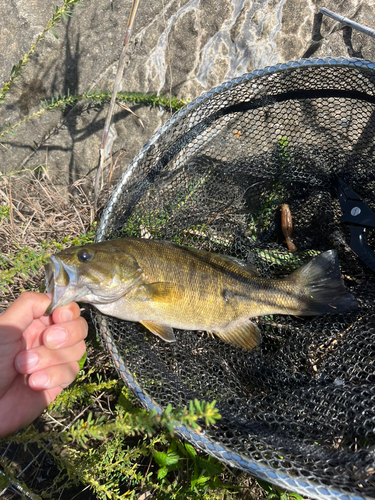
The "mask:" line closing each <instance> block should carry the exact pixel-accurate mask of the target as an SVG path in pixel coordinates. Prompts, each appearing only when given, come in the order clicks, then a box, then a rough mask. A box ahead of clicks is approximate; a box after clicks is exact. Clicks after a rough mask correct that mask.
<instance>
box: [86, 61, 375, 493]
mask: <svg viewBox="0 0 375 500" xmlns="http://www.w3.org/2000/svg"><path fill="white" fill-rule="evenodd" d="M374 68H375V64H373V63H370V62H365V61H358V60H344V59H324V60H302V61H299V62H292V63H288V64H284V65H279V66H275V67H273V68H267V69H265V70H262V71H256V72H254V73H252V74H250V75H244V76H243V77H241V78H238V79H236V80H233V81H231V82H229V83H226V84H224V85H222V86H221V87H219V88H217V89H215V90H213V91H211V92H209V93H207V94H205V95H203V96H201V97H200V98H199V99H197V100H196V101H194V102H193V103H191V104H189V105H188V106H187V108H185V109H184V110H182V111H181V112H180V113H178V114H177V115H176V116H175V117H173V118H172V119H171V120H170V121H169V122H168V123H167V124H166V125H165V126H164V127H163V129H162V130H161V131H160V132H159V133H157V134H156V135H155V136H154V137H153V138H152V139H151V141H150V142H149V143H148V144H147V145H146V146H145V147H144V148H143V149H142V151H141V152H140V153H139V155H138V156H137V157H136V158H135V159H134V161H133V162H132V164H131V165H130V166H129V168H128V169H127V171H126V172H125V173H124V175H123V178H122V181H121V182H120V183H119V185H118V187H117V189H116V191H115V193H114V195H113V196H112V199H111V201H110V203H109V205H108V206H107V208H106V210H105V212H104V214H103V217H102V220H101V224H100V228H99V236H98V240H105V239H112V238H117V237H123V236H142V237H145V238H154V239H163V240H169V241H173V242H176V243H179V244H182V245H188V246H192V247H195V248H198V249H205V250H209V251H212V252H218V253H221V254H226V255H232V256H234V257H237V258H239V259H243V260H246V261H249V262H252V263H254V264H255V265H256V266H257V268H258V270H259V272H260V274H261V275H262V276H265V277H277V276H282V275H285V274H288V273H290V272H291V271H292V270H294V269H295V268H296V267H298V266H299V265H301V264H302V263H304V262H306V261H307V260H309V259H310V258H311V257H312V256H314V255H316V254H317V253H320V252H321V251H324V250H327V249H330V248H336V249H337V251H338V254H339V260H340V265H341V270H342V274H343V277H344V281H345V284H346V286H347V288H348V289H349V290H350V292H351V293H352V294H353V295H354V296H355V297H356V298H357V300H358V303H359V310H358V312H356V313H350V314H344V315H327V316H321V317H311V318H297V317H291V316H276V315H275V316H272V317H263V318H260V321H259V326H260V329H261V332H262V337H263V341H262V344H261V348H260V349H259V350H258V351H256V352H254V351H246V350H244V349H242V348H240V347H236V346H235V345H231V344H228V343H225V342H223V341H221V340H220V339H218V338H216V337H215V338H212V337H211V336H209V335H208V334H207V333H206V332H186V331H176V337H177V342H176V343H174V344H167V343H165V342H163V341H162V340H160V339H159V338H157V337H155V336H154V335H152V334H151V333H150V332H148V331H147V330H146V329H145V328H144V327H143V326H142V325H140V324H134V323H129V322H124V321H120V320H116V319H114V318H110V317H106V316H103V315H100V314H99V313H97V312H94V316H95V321H96V325H97V328H98V331H99V332H100V334H101V336H102V338H103V341H104V343H105V344H106V346H107V348H108V349H109V351H110V353H111V355H112V357H113V359H114V361H115V364H116V366H117V368H118V370H119V373H120V374H121V376H122V377H123V379H124V380H125V382H126V383H127V384H128V385H129V386H130V387H131V388H132V389H133V390H134V391H135V393H136V394H137V396H138V397H139V399H140V400H141V401H142V402H143V404H144V405H145V406H147V407H149V408H152V407H155V408H157V409H158V411H159V410H162V409H163V408H165V407H166V405H167V404H168V403H172V405H173V406H175V407H177V406H183V405H186V404H188V402H189V401H190V400H192V399H194V398H197V399H199V400H206V401H211V400H214V399H215V400H216V401H217V407H218V409H219V412H220V413H221V415H222V419H221V420H220V421H218V423H217V425H216V426H213V427H209V428H207V429H205V430H204V432H202V433H201V434H199V435H198V434H197V433H194V432H193V431H191V430H189V429H186V428H184V427H179V428H178V432H179V434H180V435H182V436H183V437H185V438H187V439H188V440H190V441H191V442H192V443H193V444H195V445H196V446H198V447H200V448H201V449H203V450H205V451H207V452H209V453H210V454H212V455H215V456H216V457H218V458H219V459H220V460H223V461H225V462H227V463H229V464H230V465H233V466H236V467H239V468H241V469H243V470H246V471H248V472H249V473H251V474H252V475H255V476H257V477H259V478H263V479H266V480H268V481H270V482H273V483H276V484H278V485H279V486H282V487H286V488H289V489H291V490H294V491H297V492H300V493H303V494H306V495H309V496H311V497H314V498H331V497H332V496H335V497H336V498H341V499H346V498H352V499H353V498H362V497H363V496H365V497H371V498H375V476H374V472H375V463H374V460H375V455H374V450H375V448H374V445H375V432H374V431H375V408H374V404H375V387H374V382H375V366H374V359H375V308H374V299H375V275H374V273H373V272H372V271H371V270H369V269H368V268H367V267H366V266H365V264H363V263H362V262H361V261H360V260H358V259H357V257H356V256H355V254H354V253H353V252H352V251H351V250H350V248H349V247H348V243H349V240H350V238H349V233H348V229H347V228H346V227H345V226H344V225H343V224H342V223H340V216H341V214H342V211H341V208H340V205H339V202H338V198H337V194H336V191H335V189H334V186H333V172H336V173H337V174H338V175H339V176H340V178H342V179H343V180H344V181H345V182H346V183H347V184H348V185H350V187H351V188H352V189H354V190H355V191H356V192H357V193H358V194H360V195H361V196H362V197H363V200H364V201H365V202H367V203H368V205H369V206H370V208H372V209H373V210H375V200H374V188H375V168H374V167H375V149H374V148H375V140H374V134H375V86H374V85H375V71H374ZM283 203H287V204H289V206H290V209H291V213H292V216H293V223H294V233H293V239H294V243H295V244H296V246H297V248H298V250H297V252H296V253H294V254H292V253H290V252H289V251H288V250H287V248H286V245H285V241H284V238H283V236H282V233H281V227H280V225H281V224H280V206H281V204H283ZM368 243H369V244H370V246H371V247H374V241H373V237H372V236H371V233H370V234H369V235H368Z"/></svg>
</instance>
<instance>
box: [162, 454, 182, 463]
mask: <svg viewBox="0 0 375 500" xmlns="http://www.w3.org/2000/svg"><path fill="white" fill-rule="evenodd" d="M180 458H181V457H180V455H179V454H178V453H176V452H174V451H173V452H172V453H168V454H167V458H166V461H165V465H166V466H170V465H174V464H176V463H177V462H178V461H179V460H180Z"/></svg>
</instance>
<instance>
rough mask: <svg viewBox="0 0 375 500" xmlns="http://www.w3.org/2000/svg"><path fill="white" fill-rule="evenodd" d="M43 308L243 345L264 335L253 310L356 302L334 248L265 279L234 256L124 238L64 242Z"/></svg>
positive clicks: (331, 309) (308, 311) (341, 307)
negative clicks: (87, 311) (82, 309)
mask: <svg viewBox="0 0 375 500" xmlns="http://www.w3.org/2000/svg"><path fill="white" fill-rule="evenodd" d="M46 282H47V283H48V289H47V291H49V292H52V293H53V299H52V303H51V305H50V307H49V308H48V310H47V313H48V314H50V313H52V312H53V310H54V309H55V308H56V307H58V306H60V305H64V304H67V303H69V302H70V301H72V300H75V301H78V302H87V303H90V304H92V305H94V306H95V307H96V308H97V309H99V311H101V312H102V313H104V314H108V315H110V316H114V317H116V318H120V319H123V320H126V321H137V322H140V323H141V324H142V325H144V326H145V327H146V328H147V329H148V330H150V331H151V332H153V333H154V334H155V335H158V336H159V337H161V338H162V339H163V340H165V341H167V342H173V341H175V340H176V339H175V336H174V333H173V328H177V329H180V330H206V331H209V332H213V333H214V334H215V335H216V336H218V337H219V338H221V339H222V340H225V341H226V342H231V343H234V344H237V345H240V346H242V347H245V348H248V349H253V348H255V347H257V346H258V345H259V343H260V342H261V333H260V331H259V328H258V326H257V325H256V324H255V323H254V322H253V321H251V319H252V318H254V317H257V316H265V315H270V314H292V315H298V316H311V315H320V314H326V313H343V312H348V311H353V310H355V309H357V307H358V306H357V302H356V300H355V298H354V297H353V296H352V295H351V294H350V293H348V292H347V290H346V288H345V286H344V284H343V282H342V279H341V273H340V267H339V263H338V259H337V253H336V251H335V250H328V251H326V252H323V253H322V254H320V255H317V256H316V257H314V258H313V259H312V260H310V261H309V262H308V263H306V264H304V265H303V266H302V267H300V268H299V269H297V270H296V271H294V272H293V273H292V274H291V275H289V276H287V277H286V278H284V279H279V280H275V279H265V278H261V277H259V276H258V273H257V271H256V269H255V268H254V267H253V266H252V265H250V264H248V263H245V262H241V261H238V260H237V259H234V258H232V257H228V256H224V255H218V254H215V253H210V252H206V251H203V250H195V249H193V248H190V247H183V246H179V245H176V244H174V243H170V242H167V241H154V240H150V239H142V238H124V239H118V240H111V241H105V242H101V243H94V244H91V245H87V246H84V247H72V248H69V249H65V250H63V251H61V252H60V253H58V254H56V255H55V256H53V257H52V258H51V261H50V262H49V263H48V264H47V265H46Z"/></svg>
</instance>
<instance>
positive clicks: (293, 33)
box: [0, 0, 375, 182]
mask: <svg viewBox="0 0 375 500" xmlns="http://www.w3.org/2000/svg"><path fill="white" fill-rule="evenodd" d="M84 4H85V5H84V6H83V7H75V8H74V15H73V17H72V18H70V19H68V20H67V21H65V22H63V23H62V24H60V25H59V26H58V27H57V28H56V29H55V32H56V34H57V35H58V37H59V38H58V39H56V38H54V37H53V35H52V34H51V33H49V34H47V36H46V39H45V40H42V41H41V42H40V43H39V44H38V46H37V48H36V51H35V53H34V54H33V56H32V57H31V60H30V62H29V63H28V64H27V65H26V67H25V69H24V71H23V72H22V75H21V77H20V78H18V80H17V81H16V83H15V84H14V85H13V86H12V89H11V92H10V93H9V94H8V96H7V97H6V100H5V102H4V103H3V104H1V105H0V113H1V121H0V125H1V126H3V127H6V126H8V124H15V123H17V122H19V121H20V120H24V119H25V118H26V117H27V116H29V115H30V114H32V113H35V112H36V111H38V110H39V109H40V105H41V104H40V103H41V100H43V99H49V98H51V97H52V96H53V95H57V94H66V93H67V92H68V91H69V92H70V93H75V92H77V93H82V92H85V91H86V90H87V89H96V88H97V89H102V90H111V89H112V85H113V79H114V75H115V72H116V67H117V61H118V57H119V53H120V50H121V45H122V42H123V37H124V33H125V27H126V21H127V18H128V14H129V9H130V6H131V2H130V0H85V2H84ZM323 6H324V7H327V8H329V9H330V10H333V11H334V12H337V13H340V14H341V15H344V16H345V17H348V18H350V19H353V20H354V21H356V22H358V23H360V24H365V25H367V26H370V27H374V28H375V11H374V6H375V0H341V1H340V0H326V1H325V2H324V1H323V0H257V1H253V0H232V1H229V0H170V1H168V0H161V1H160V0H154V1H152V2H145V1H141V4H140V7H139V11H138V15H137V18H136V24H135V29H134V31H133V35H132V38H131V43H130V45H129V50H128V61H127V68H126V72H125V75H124V78H123V82H122V90H124V91H138V92H153V93H161V94H167V95H168V94H169V93H172V94H173V95H175V96H177V97H180V98H184V99H193V98H195V97H197V96H198V95H200V94H201V93H202V92H204V91H207V90H209V89H210V88H212V87H213V86H216V85H219V84H220V83H222V82H223V81H225V80H230V79H231V78H234V77H236V76H239V75H241V74H243V73H246V72H249V71H252V70H254V69H258V68H262V67H265V66H268V65H273V64H276V63H280V62H285V61H287V60H292V59H299V58H301V57H311V56H319V57H323V56H350V57H362V58H365V59H372V60H374V59H375V44H374V41H373V39H372V38H370V37H369V36H366V35H364V34H362V33H360V32H358V31H353V32H351V30H349V29H347V28H345V29H344V30H343V29H342V25H340V24H339V23H337V22H335V21H333V20H332V19H330V18H328V17H325V16H322V15H321V14H319V9H320V7H323ZM52 9H53V4H52V2H50V1H46V0H33V1H26V0H10V1H5V0H3V1H2V5H1V11H2V15H1V17H0V85H1V86H2V85H3V84H4V82H6V81H7V80H8V78H9V74H10V71H11V68H12V66H13V64H15V63H16V62H17V61H18V60H19V59H20V58H21V57H23V54H24V53H25V52H27V51H28V50H29V48H30V46H31V44H32V42H33V41H34V40H35V39H36V37H37V36H38V34H40V33H41V32H42V31H43V29H44V27H45V25H46V24H47V22H48V20H49V18H50V16H51V14H52ZM132 109H133V111H135V112H136V113H138V114H139V116H140V117H141V118H142V121H143V124H144V128H142V126H141V124H140V123H139V121H138V120H137V119H135V118H134V117H133V116H132V115H131V114H130V113H128V112H127V111H125V110H120V109H119V108H118V109H117V111H116V115H115V126H116V130H117V134H118V138H117V139H116V141H115V143H114V148H113V151H114V153H116V152H119V151H124V152H125V155H124V156H123V158H122V161H121V162H119V165H120V168H119V169H118V170H119V171H120V169H124V168H126V165H127V164H128V163H129V161H130V160H131V159H132V158H133V156H134V155H135V154H136V153H137V152H138V150H139V149H140V148H141V147H142V145H143V144H144V143H145V142H146V141H147V140H148V139H149V138H150V136H151V135H152V134H153V133H154V132H155V131H156V130H157V129H158V128H159V127H160V126H161V125H162V124H163V123H164V122H165V120H166V119H167V118H168V117H169V116H170V113H169V111H168V110H162V109H159V108H151V107H147V106H132ZM105 112H106V106H104V108H103V107H99V106H94V105H89V104H88V103H80V104H79V105H78V106H76V107H75V108H74V109H73V110H70V111H69V112H67V111H66V112H62V111H56V112H48V113H45V114H43V115H42V116H40V117H39V118H37V119H34V120H32V121H31V122H28V123H25V124H23V125H22V126H21V127H19V128H17V131H16V133H15V135H6V136H4V137H3V138H2V139H1V141H2V143H3V147H0V155H1V171H2V172H4V171H14V170H19V169H21V168H33V167H36V166H38V165H46V164H47V166H48V167H49V169H50V170H51V171H54V172H56V173H58V174H59V177H60V179H62V180H63V182H69V181H70V182H71V181H74V180H76V179H77V178H79V177H81V176H84V175H86V174H87V173H89V172H93V171H94V169H95V168H96V166H97V163H98V158H99V146H100V142H101V134H102V128H103V124H104V119H105Z"/></svg>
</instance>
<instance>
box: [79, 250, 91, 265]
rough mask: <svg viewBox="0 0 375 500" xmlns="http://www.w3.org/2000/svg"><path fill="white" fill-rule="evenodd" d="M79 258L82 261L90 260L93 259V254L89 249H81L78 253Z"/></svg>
mask: <svg viewBox="0 0 375 500" xmlns="http://www.w3.org/2000/svg"><path fill="white" fill-rule="evenodd" d="M77 258H78V260H79V261H80V262H87V261H88V260H91V259H92V254H91V253H90V252H88V251H87V250H80V251H79V252H78V253H77Z"/></svg>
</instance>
